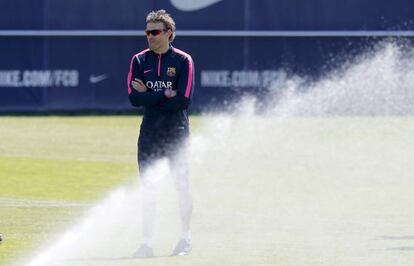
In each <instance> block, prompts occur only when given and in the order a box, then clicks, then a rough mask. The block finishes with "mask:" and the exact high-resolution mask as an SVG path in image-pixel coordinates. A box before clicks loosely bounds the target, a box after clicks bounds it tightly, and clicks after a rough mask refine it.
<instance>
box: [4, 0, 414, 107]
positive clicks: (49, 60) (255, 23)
mask: <svg viewBox="0 0 414 266" xmlns="http://www.w3.org/2000/svg"><path fill="white" fill-rule="evenodd" d="M3 2H4V1H3ZM2 5H3V7H4V8H2V9H0V34H1V35H0V58H1V60H0V112H53V111H85V110H98V111H99V110H101V111H129V110H133V108H132V107H131V106H130V104H129V101H128V97H127V88H126V77H127V73H128V70H129V63H130V60H131V57H132V55H133V54H135V53H137V52H139V51H141V50H143V49H145V48H146V46H147V45H146V38H145V36H144V35H143V34H142V31H143V29H144V27H145V16H146V14H147V13H148V12H149V11H151V10H154V9H160V8H165V9H167V11H168V12H169V13H171V14H172V16H173V17H174V19H175V20H176V23H177V27H178V32H177V38H176V40H175V41H174V43H173V45H174V46H176V47H177V48H180V49H182V50H184V51H186V52H188V53H190V54H191V55H192V56H193V59H194V61H195V69H196V90H195V94H194V101H193V105H192V106H193V109H197V110H205V109H206V108H209V107H211V106H214V107H223V108H224V107H225V105H226V103H228V102H230V101H232V100H234V99H237V98H238V96H240V95H243V94H246V93H247V94H253V95H256V96H258V97H264V96H263V95H264V94H265V93H266V88H267V87H269V86H270V85H271V84H272V83H273V82H277V81H278V80H280V79H283V78H285V75H286V74H289V73H294V74H301V75H310V76H315V77H316V76H318V75H319V74H321V72H322V71H325V70H326V69H327V68H329V67H331V63H332V61H334V60H333V59H339V61H340V60H341V55H348V54H350V53H355V52H357V51H359V50H360V49H363V47H365V46H366V45H368V44H370V43H375V42H377V41H378V40H380V39H382V37H383V36H387V32H394V33H395V32H402V31H405V32H408V33H409V32H410V31H411V30H412V29H413V27H414V26H413V21H412V14H413V13H414V7H413V5H411V3H410V1H408V0H406V1H402V0H400V1H393V2H392V3H391V2H390V1H385V0H384V1H357V0H351V1H345V2H344V1H327V0H315V1H306V0H302V1H295V2H292V1H287V0H283V1H272V0H266V1H265V0H263V1H253V0H243V1H236V0H157V1H149V0H147V1H134V0H118V1H110V0H83V1H82V0H74V1H65V0H54V1H46V0H36V1H24V0H15V1H9V2H4V3H2ZM212 18H214V19H212ZM378 31H383V33H381V34H379V37H375V36H374V37H373V36H370V32H371V33H372V32H374V33H375V32H378ZM358 32H365V33H363V34H358ZM384 32H385V33H384ZM355 33H356V34H355ZM374 35H375V34H374ZM344 57H346V56H344Z"/></svg>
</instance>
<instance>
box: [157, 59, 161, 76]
mask: <svg viewBox="0 0 414 266" xmlns="http://www.w3.org/2000/svg"><path fill="white" fill-rule="evenodd" d="M160 76H161V55H158V77H160Z"/></svg>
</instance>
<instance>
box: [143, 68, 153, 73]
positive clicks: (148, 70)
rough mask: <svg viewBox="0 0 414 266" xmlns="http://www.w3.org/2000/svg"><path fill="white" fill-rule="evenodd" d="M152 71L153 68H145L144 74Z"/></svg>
mask: <svg viewBox="0 0 414 266" xmlns="http://www.w3.org/2000/svg"><path fill="white" fill-rule="evenodd" d="M150 71H152V69H147V70H144V74H147V73H148V72H150Z"/></svg>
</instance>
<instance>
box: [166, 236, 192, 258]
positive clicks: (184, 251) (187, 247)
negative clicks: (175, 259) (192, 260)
mask: <svg viewBox="0 0 414 266" xmlns="http://www.w3.org/2000/svg"><path fill="white" fill-rule="evenodd" d="M191 249H192V247H191V241H189V240H186V239H184V238H181V239H180V241H178V243H177V245H176V246H175V248H174V250H173V252H172V254H171V256H185V255H188V254H189V253H190V251H191Z"/></svg>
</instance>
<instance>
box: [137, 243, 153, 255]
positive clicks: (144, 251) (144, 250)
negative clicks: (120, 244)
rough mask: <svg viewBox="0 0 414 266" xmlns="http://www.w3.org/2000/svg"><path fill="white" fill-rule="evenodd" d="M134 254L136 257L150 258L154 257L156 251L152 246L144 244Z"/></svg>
mask: <svg viewBox="0 0 414 266" xmlns="http://www.w3.org/2000/svg"><path fill="white" fill-rule="evenodd" d="M132 256H133V257H134V258H150V257H154V251H153V250H152V247H150V246H148V245H146V244H143V245H141V247H139V249H138V250H137V251H135V253H134V254H133V255H132Z"/></svg>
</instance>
